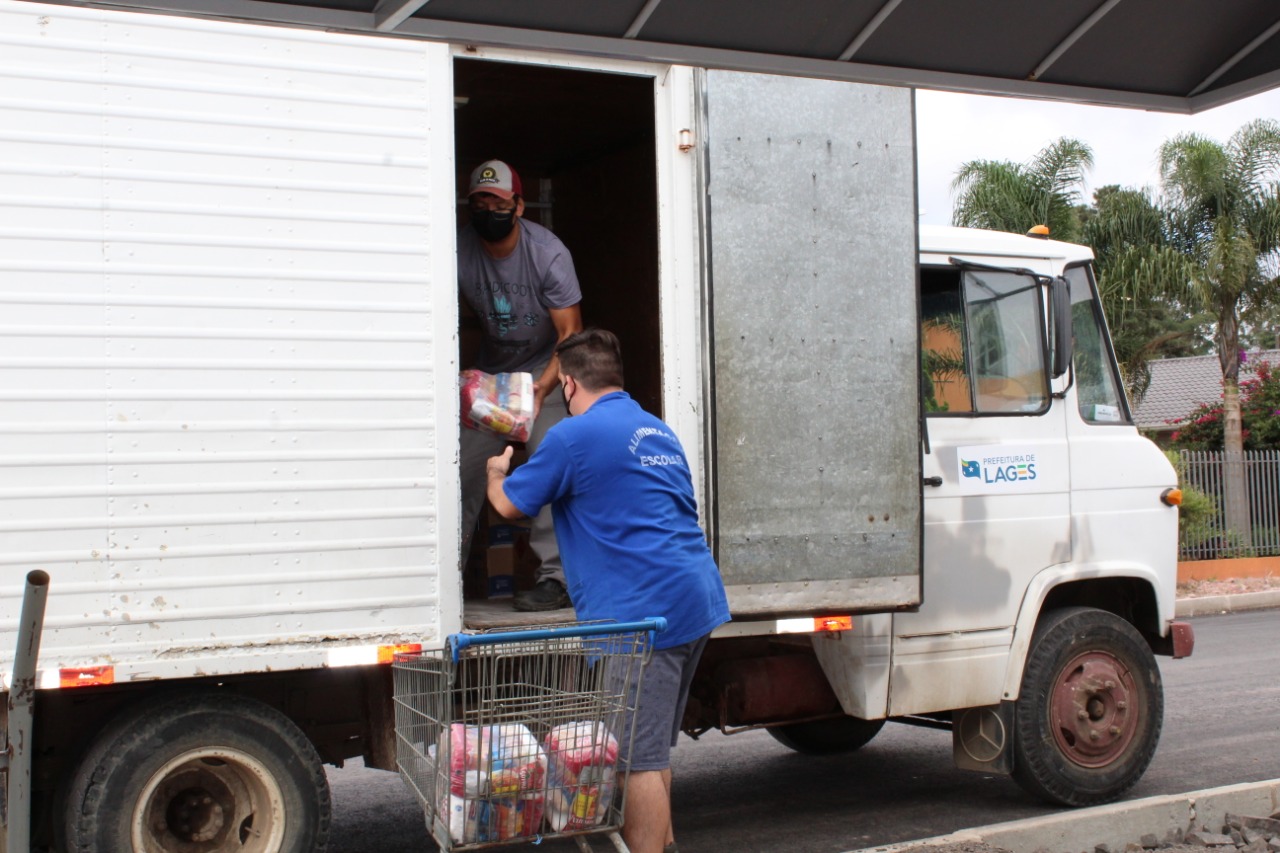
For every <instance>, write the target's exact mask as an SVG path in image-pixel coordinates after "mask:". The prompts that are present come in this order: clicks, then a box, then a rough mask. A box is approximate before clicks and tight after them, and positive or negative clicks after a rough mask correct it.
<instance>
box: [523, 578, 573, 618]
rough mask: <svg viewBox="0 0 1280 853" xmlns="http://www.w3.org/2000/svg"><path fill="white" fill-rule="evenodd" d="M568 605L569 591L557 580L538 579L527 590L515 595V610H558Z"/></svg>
mask: <svg viewBox="0 0 1280 853" xmlns="http://www.w3.org/2000/svg"><path fill="white" fill-rule="evenodd" d="M568 606H569V592H568V590H566V589H565V588H564V586H563V585H562V584H561V583H560V582H559V581H551V580H547V581H539V582H538V584H537V585H536V586H535V587H534V588H533V589H531V590H529V591H528V592H522V593H520V594H519V595H517V596H516V599H515V608H516V610H530V611H531V610H560V609H561V608H564V607H568Z"/></svg>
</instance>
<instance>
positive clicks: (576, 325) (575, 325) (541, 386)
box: [533, 305, 582, 418]
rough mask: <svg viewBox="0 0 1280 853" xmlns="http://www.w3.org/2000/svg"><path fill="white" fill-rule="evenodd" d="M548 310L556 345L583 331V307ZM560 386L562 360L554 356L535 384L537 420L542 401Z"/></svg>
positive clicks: (534, 407)
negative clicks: (553, 327) (554, 330)
mask: <svg viewBox="0 0 1280 853" xmlns="http://www.w3.org/2000/svg"><path fill="white" fill-rule="evenodd" d="M548 310H549V313H550V314H551V322H552V323H554V324H555V327H556V344H559V343H560V342H561V341H563V340H564V339H565V338H567V337H569V336H570V335H575V334H577V333H578V332H581V331H582V307H581V306H580V305H570V306H569V307H568V308H551V309H548ZM559 384H560V359H559V358H558V357H557V356H555V355H553V356H551V361H550V362H548V363H547V369H546V370H544V371H542V375H541V376H539V377H538V378H537V380H536V381H535V382H534V386H533V401H534V402H533V416H534V417H535V418H536V417H537V416H538V413H539V412H541V411H542V401H543V400H545V399H546V398H547V395H548V394H550V393H551V392H552V391H554V390H556V386H557V385H559Z"/></svg>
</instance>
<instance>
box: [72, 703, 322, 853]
mask: <svg viewBox="0 0 1280 853" xmlns="http://www.w3.org/2000/svg"><path fill="white" fill-rule="evenodd" d="M329 814H330V805H329V784H328V781H327V779H326V778H325V774H324V768H323V767H322V766H321V763H320V756H319V755H318V754H317V753H316V751H315V747H313V746H312V745H311V742H310V741H309V740H308V739H307V737H306V735H304V734H303V733H302V731H301V730H300V729H299V728H298V727H297V726H296V725H294V723H293V722H292V721H291V720H289V719H288V718H287V717H285V716H284V715H283V714H281V713H280V712H279V711H276V710H275V709H273V708H271V707H269V706H267V705H264V704H262V703H261V702H256V701H254V700H251V699H246V698H244V697H241V696H235V695H226V694H220V693H203V694H188V695H183V696H176V697H172V698H169V699H166V700H161V702H160V703H159V704H151V705H144V706H140V707H135V708H134V709H133V710H132V712H126V713H124V714H123V715H121V716H119V717H117V718H116V719H115V720H114V721H113V722H112V723H111V725H110V726H108V727H107V729H106V730H104V731H103V733H102V734H101V735H100V736H99V737H98V739H97V740H96V741H95V742H94V744H93V746H92V747H90V749H89V751H88V753H87V754H86V755H85V757H84V759H83V760H82V761H81V763H80V765H79V766H78V768H77V770H76V773H75V776H74V778H73V780H72V783H71V788H70V797H69V798H68V805H67V810H66V815H65V824H66V836H67V838H68V840H69V844H68V847H69V849H70V850H71V851H74V853H81V851H83V853H97V851H107V850H134V851H138V853H230V851H237V853H310V852H311V851H317V853H319V851H323V850H324V848H325V844H326V843H327V841H328V834H329Z"/></svg>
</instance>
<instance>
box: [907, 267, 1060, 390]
mask: <svg viewBox="0 0 1280 853" xmlns="http://www.w3.org/2000/svg"><path fill="white" fill-rule="evenodd" d="M920 305H921V330H920V340H921V350H922V351H921V372H922V374H923V375H922V377H921V385H922V391H923V394H924V404H925V410H926V412H927V413H929V414H931V415H955V414H965V415H988V414H989V415H1028V414H1039V413H1042V412H1044V411H1045V410H1046V409H1047V408H1048V404H1049V383H1048V376H1047V373H1046V370H1045V360H1046V352H1047V350H1046V346H1045V340H1044V316H1043V305H1042V302H1041V287H1040V284H1039V282H1038V281H1037V280H1036V279H1035V277H1033V276H1031V275H1027V274H1024V273H1020V272H1015V271H1012V270H987V269H966V270H964V271H963V272H962V271H961V270H958V269H955V268H949V267H941V268H923V269H921V272H920Z"/></svg>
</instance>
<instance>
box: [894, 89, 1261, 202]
mask: <svg viewBox="0 0 1280 853" xmlns="http://www.w3.org/2000/svg"><path fill="white" fill-rule="evenodd" d="M1255 118H1272V119H1280V90H1272V91H1270V92H1266V93H1264V94H1261V95H1255V96H1254V97H1252V98H1246V99H1244V100H1242V101H1236V102H1235V103H1233V104H1227V105H1226V106H1222V107H1218V108H1216V109H1212V110H1208V111H1207V112H1203V113H1198V114H1196V115H1194V116H1187V115H1174V114H1169V113H1155V112H1145V111H1142V110H1133V109H1119V108H1115V107H1091V106H1081V105H1077V104H1063V103H1057V102H1051V101H1031V100H1023V99H1018V98H996V97H986V96H980V95H955V94H950V93H946V92H932V91H927V90H924V89H920V90H917V92H916V141H917V145H918V148H919V167H920V175H919V178H920V221H921V222H925V223H930V224H934V225H948V224H950V222H951V207H952V197H951V181H952V180H953V179H954V178H955V175H956V171H957V170H958V169H959V167H960V164H961V163H964V162H966V161H969V160H1012V161H1014V162H1016V163H1025V162H1027V161H1028V160H1030V159H1031V158H1032V157H1034V156H1035V154H1036V152H1038V151H1039V150H1040V149H1042V148H1044V147H1045V146H1046V145H1048V144H1049V143H1050V142H1052V141H1053V140H1055V139H1058V138H1059V137H1062V136H1069V137H1073V138H1075V139H1079V140H1082V141H1084V142H1086V143H1088V145H1089V146H1090V147H1092V148H1093V162H1094V165H1093V170H1092V171H1091V172H1090V173H1089V174H1088V176H1087V186H1086V198H1087V199H1091V198H1092V195H1093V190H1094V189H1095V188H1096V187H1100V186H1105V185H1107V184H1120V185H1122V186H1129V187H1141V186H1148V187H1151V188H1152V189H1156V188H1157V187H1158V183H1159V181H1158V176H1157V174H1156V150H1157V149H1158V148H1159V147H1160V144H1161V143H1162V142H1164V141H1165V140H1166V139H1169V138H1171V137H1173V136H1175V135H1177V134H1179V133H1183V132H1186V131H1194V132H1196V133H1200V134H1203V135H1205V136H1209V137H1211V138H1213V139H1217V140H1219V141H1222V142H1225V141H1226V140H1227V138H1228V137H1230V136H1231V134H1232V133H1234V132H1235V130H1236V129H1237V128H1238V127H1240V125H1242V124H1244V123H1245V122H1247V121H1252V120H1253V119H1255Z"/></svg>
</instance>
